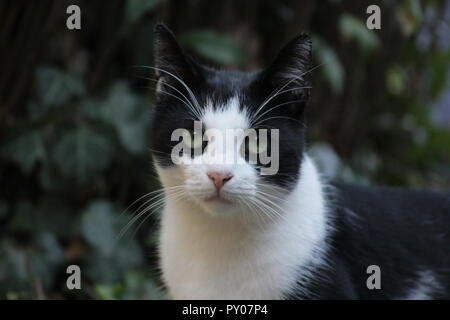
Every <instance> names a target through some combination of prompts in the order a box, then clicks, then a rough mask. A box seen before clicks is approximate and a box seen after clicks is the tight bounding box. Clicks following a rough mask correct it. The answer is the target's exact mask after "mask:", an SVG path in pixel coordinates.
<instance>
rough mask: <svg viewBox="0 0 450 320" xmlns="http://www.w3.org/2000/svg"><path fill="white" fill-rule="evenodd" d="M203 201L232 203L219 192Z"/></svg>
mask: <svg viewBox="0 0 450 320" xmlns="http://www.w3.org/2000/svg"><path fill="white" fill-rule="evenodd" d="M205 202H218V203H223V204H232V202H231V201H230V200H228V199H225V198H224V197H223V196H221V195H220V193H216V194H215V195H213V196H210V197H207V198H205Z"/></svg>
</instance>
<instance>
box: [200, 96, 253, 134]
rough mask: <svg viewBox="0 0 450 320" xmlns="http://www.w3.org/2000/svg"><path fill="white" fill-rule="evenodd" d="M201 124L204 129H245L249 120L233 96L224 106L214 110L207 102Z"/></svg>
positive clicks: (236, 98) (209, 102) (237, 99)
mask: <svg viewBox="0 0 450 320" xmlns="http://www.w3.org/2000/svg"><path fill="white" fill-rule="evenodd" d="M202 122H203V124H204V126H205V129H212V128H214V129H219V130H220V129H247V128H249V120H248V116H247V113H246V112H245V110H244V108H240V105H239V98H238V97H237V96H233V97H232V98H230V99H229V100H228V101H227V102H226V103H225V104H223V105H221V106H219V107H218V108H214V107H213V105H212V102H211V101H208V105H207V106H206V109H205V112H204V113H203V117H202Z"/></svg>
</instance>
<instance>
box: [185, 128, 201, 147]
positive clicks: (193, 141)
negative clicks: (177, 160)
mask: <svg viewBox="0 0 450 320" xmlns="http://www.w3.org/2000/svg"><path fill="white" fill-rule="evenodd" d="M183 143H184V144H185V146H186V147H188V148H191V149H197V148H200V147H201V146H202V144H203V139H202V134H201V132H200V133H199V132H196V131H194V130H191V131H190V130H184V132H183Z"/></svg>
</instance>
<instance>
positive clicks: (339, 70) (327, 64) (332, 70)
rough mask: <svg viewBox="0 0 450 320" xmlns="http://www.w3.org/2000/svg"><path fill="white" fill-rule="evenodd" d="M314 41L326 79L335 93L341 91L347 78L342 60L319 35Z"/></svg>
mask: <svg viewBox="0 0 450 320" xmlns="http://www.w3.org/2000/svg"><path fill="white" fill-rule="evenodd" d="M313 43H314V45H315V48H316V50H315V52H316V54H317V56H318V59H319V61H320V63H321V66H320V68H319V69H320V70H321V72H322V74H323V76H324V78H325V80H327V81H328V83H329V84H330V86H331V88H332V90H333V91H334V92H335V93H337V92H341V91H342V86H343V83H344V78H345V73H344V68H343V66H342V63H341V61H340V60H339V58H338V56H337V55H336V53H335V52H334V50H333V49H332V48H331V47H329V46H328V45H327V44H326V42H325V41H324V40H322V39H321V38H319V37H317V36H316V37H314V39H313Z"/></svg>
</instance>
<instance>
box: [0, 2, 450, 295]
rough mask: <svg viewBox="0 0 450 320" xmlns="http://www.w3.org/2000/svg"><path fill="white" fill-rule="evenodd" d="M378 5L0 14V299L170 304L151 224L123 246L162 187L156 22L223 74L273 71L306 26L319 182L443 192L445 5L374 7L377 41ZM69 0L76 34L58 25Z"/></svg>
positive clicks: (59, 9) (9, 7)
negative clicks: (156, 133) (154, 68)
mask: <svg viewBox="0 0 450 320" xmlns="http://www.w3.org/2000/svg"><path fill="white" fill-rule="evenodd" d="M43 2H45V5H44V4H43ZM372 2H373V1H371V2H370V3H369V2H366V1H358V3H357V4H356V2H343V1H321V2H320V3H319V2H317V1H312V0H311V1H294V0H283V1H269V0H266V1H259V2H254V1H245V2H243V1H237V0H232V1H228V2H220V1H206V0H200V1H195V2H193V3H191V2H180V1H169V0H166V1H162V0H151V1H150V0H126V1H123V0H114V1H109V2H106V1H95V2H94V1H59V0H58V1H51V0H46V1H42V2H40V3H39V4H38V3H30V2H27V1H15V2H12V1H10V2H3V3H2V4H0V21H3V22H2V23H3V24H4V25H3V27H2V29H1V31H0V41H1V43H0V44H1V45H2V48H7V50H2V51H3V52H2V53H1V57H0V63H1V66H0V70H2V73H1V74H0V124H1V125H0V298H7V299H24V298H49V299H60V298H75V299H161V298H165V293H164V290H163V288H162V283H161V279H160V278H159V276H158V271H157V255H156V239H157V231H156V230H157V219H149V220H147V221H146V223H143V224H142V225H140V222H141V221H142V219H138V220H137V223H135V224H134V225H133V226H132V228H130V230H129V231H128V232H127V233H125V236H124V237H119V234H121V231H123V230H124V227H125V226H126V225H127V223H128V222H129V221H130V219H131V217H132V215H133V214H136V213H137V212H139V208H141V209H142V208H145V205H144V206H143V207H142V206H141V205H143V204H144V201H143V200H142V201H137V203H136V204H134V205H133V206H131V207H130V208H129V209H128V210H126V208H127V207H128V206H129V205H130V204H131V203H133V202H134V201H135V200H137V199H139V198H140V197H141V196H142V195H143V194H147V193H149V192H151V191H153V190H156V189H157V188H158V182H157V180H156V179H155V177H154V173H153V168H152V165H151V157H150V152H149V150H148V149H147V145H148V139H149V125H150V117H151V112H152V108H153V96H152V88H151V87H152V86H153V85H154V82H152V81H151V77H153V76H152V74H151V73H150V72H147V71H148V70H146V69H144V68H135V66H140V65H151V64H152V31H151V30H152V27H153V25H154V23H155V22H158V21H164V22H166V23H167V24H168V25H169V26H170V27H171V28H173V29H174V31H175V32H176V34H177V35H178V36H179V39H180V41H181V43H182V44H183V45H184V46H185V47H186V48H187V49H188V50H189V51H190V52H191V53H193V54H195V55H196V56H198V57H199V58H200V59H203V60H205V61H207V62H209V63H212V64H214V65H220V66H222V67H225V68H234V67H243V68H246V69H255V68H256V67H258V66H263V65H266V64H267V63H269V62H270V60H271V59H272V58H273V57H274V55H275V53H276V52H277V50H278V49H279V48H280V46H281V45H282V44H283V43H284V42H286V41H287V40H289V38H291V37H293V36H294V35H296V34H297V33H299V32H300V31H303V30H308V31H310V32H311V33H312V36H313V48H314V56H315V62H316V66H317V67H316V69H315V70H314V71H313V78H314V86H313V97H312V101H311V108H310V123H309V139H308V140H309V141H313V142H314V143H312V144H311V146H310V149H311V153H313V155H314V156H315V157H316V158H317V159H318V161H319V162H320V164H321V165H322V167H323V170H324V171H325V173H326V174H327V175H328V176H329V177H331V178H334V179H339V180H344V181H349V182H355V183H360V184H368V183H386V184H394V185H401V186H415V187H419V186H420V187H428V188H435V189H448V188H449V186H450V170H449V167H450V166H449V162H450V155H449V153H450V151H449V150H450V134H449V130H448V129H449V127H450V126H445V125H444V126H443V127H442V126H438V125H436V123H434V122H433V121H432V116H431V115H432V106H433V103H434V101H435V100H436V99H437V98H438V97H440V96H441V95H442V94H443V92H445V91H446V90H447V91H448V90H449V83H448V74H449V67H450V51H449V49H448V48H449V46H447V47H445V46H442V45H441V44H440V43H439V37H438V34H439V28H443V26H442V19H443V16H442V15H443V14H444V13H445V12H446V11H445V10H449V9H448V8H449V6H450V3H449V1H442V2H441V1H422V2H419V1H398V2H391V1H385V2H380V6H381V8H382V30H378V31H369V30H367V29H366V27H365V17H366V15H365V8H366V7H367V5H369V4H373V3H372ZM72 3H76V4H78V5H79V6H80V7H81V9H82V30H80V31H69V30H67V29H66V28H65V19H66V17H67V15H66V13H65V8H66V7H67V6H68V5H69V4H72ZM445 8H447V9H445ZM444 9H445V10H444ZM217 13H220V14H219V15H218V14H217ZM427 17H428V18H427ZM430 17H431V18H430ZM444 27H445V26H444ZM447 31H448V29H447ZM447 34H449V33H448V32H447ZM447 41H448V38H447ZM6 44H8V46H6ZM149 77H150V78H149ZM447 112H448V109H447ZM444 123H445V122H444ZM447 124H448V122H447ZM147 199H148V198H147ZM144 200H145V199H144ZM140 206H141V207H140ZM157 214H158V212H157V210H156V212H155V215H154V216H157ZM144 217H146V216H144ZM70 264H78V265H80V266H81V269H82V288H83V290H80V291H78V290H72V291H69V290H68V289H67V288H66V286H65V281H66V277H67V274H66V267H67V266H68V265H70Z"/></svg>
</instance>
